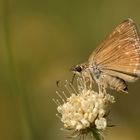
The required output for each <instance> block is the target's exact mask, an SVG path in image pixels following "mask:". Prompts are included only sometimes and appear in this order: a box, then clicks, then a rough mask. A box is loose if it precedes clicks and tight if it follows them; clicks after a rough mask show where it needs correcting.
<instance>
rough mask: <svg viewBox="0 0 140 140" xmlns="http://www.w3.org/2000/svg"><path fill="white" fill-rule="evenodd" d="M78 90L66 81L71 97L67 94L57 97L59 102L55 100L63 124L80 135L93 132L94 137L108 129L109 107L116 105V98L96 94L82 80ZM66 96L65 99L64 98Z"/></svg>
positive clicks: (78, 82) (105, 94) (104, 93)
mask: <svg viewBox="0 0 140 140" xmlns="http://www.w3.org/2000/svg"><path fill="white" fill-rule="evenodd" d="M76 86H77V88H75V87H74V86H73V85H72V84H71V83H69V82H68V81H66V85H65V88H66V89H67V91H68V92H69V93H70V97H67V96H66V93H65V92H62V94H60V93H59V92H57V95H58V96H59V97H60V99H61V100H62V102H63V103H60V101H59V100H54V101H55V103H56V104H57V111H58V112H59V115H60V119H61V122H62V123H63V124H64V128H65V129H67V130H73V131H74V132H77V133H80V134H87V133H89V132H92V134H93V136H94V134H95V132H96V134H97V133H98V132H99V131H102V130H105V129H106V127H107V119H106V114H107V106H108V105H109V104H110V103H114V97H113V96H111V95H110V94H107V93H106V92H99V93H97V92H95V91H94V90H93V89H91V88H89V87H88V86H87V85H85V83H84V81H83V80H82V79H81V78H78V79H77V85H76ZM62 95H64V97H65V99H64V97H62Z"/></svg>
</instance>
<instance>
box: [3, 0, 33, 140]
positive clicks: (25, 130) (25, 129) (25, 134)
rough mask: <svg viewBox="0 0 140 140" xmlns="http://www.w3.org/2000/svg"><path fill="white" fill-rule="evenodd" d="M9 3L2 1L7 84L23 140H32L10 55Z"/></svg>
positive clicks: (27, 115) (21, 92)
mask: <svg viewBox="0 0 140 140" xmlns="http://www.w3.org/2000/svg"><path fill="white" fill-rule="evenodd" d="M9 2H10V1H9V0H3V8H4V9H3V22H4V40H5V52H6V58H7V59H6V63H7V71H8V73H7V74H8V76H9V83H10V88H11V92H12V95H13V99H14V102H16V103H15V105H17V106H16V107H17V108H18V112H19V117H20V125H21V131H22V132H21V133H22V139H23V140H33V133H32V128H31V122H30V120H29V119H30V118H29V111H28V109H27V100H26V97H25V93H23V90H21V86H20V85H19V82H18V80H17V75H16V70H15V65H14V60H13V59H14V58H13V55H12V47H11V40H10V3H9ZM22 89H23V88H22Z"/></svg>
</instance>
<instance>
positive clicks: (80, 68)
mask: <svg viewBox="0 0 140 140" xmlns="http://www.w3.org/2000/svg"><path fill="white" fill-rule="evenodd" d="M71 70H72V72H73V73H75V74H78V75H79V74H81V72H82V71H83V66H82V65H75V66H73V67H72V68H71Z"/></svg>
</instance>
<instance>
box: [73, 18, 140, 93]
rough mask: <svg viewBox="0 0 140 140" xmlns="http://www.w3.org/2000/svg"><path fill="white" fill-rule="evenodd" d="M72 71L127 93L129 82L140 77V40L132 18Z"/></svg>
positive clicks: (122, 24) (118, 27)
mask: <svg viewBox="0 0 140 140" xmlns="http://www.w3.org/2000/svg"><path fill="white" fill-rule="evenodd" d="M72 71H73V72H74V73H76V74H79V75H81V76H82V77H83V78H84V79H87V80H88V81H90V82H94V81H95V82H96V83H97V84H100V83H102V84H103V85H104V86H105V87H110V88H112V89H115V90H117V91H122V92H125V93H127V92H128V88H127V84H126V82H135V81H136V80H137V79H138V77H139V76H140V38H139V33H138V30H137V27H136V25H135V23H134V22H133V20H132V19H130V18H129V19H126V20H125V21H123V22H122V23H121V24H119V25H118V26H117V27H116V28H115V29H114V30H113V32H112V33H111V34H110V35H109V36H107V38H106V39H105V40H104V41H103V42H102V43H101V44H100V45H99V46H98V47H97V48H96V50H95V51H93V52H92V54H91V55H90V57H89V59H88V61H87V62H86V63H82V64H79V65H76V66H74V67H73V68H72Z"/></svg>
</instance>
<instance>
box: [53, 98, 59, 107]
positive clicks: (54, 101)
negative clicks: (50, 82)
mask: <svg viewBox="0 0 140 140" xmlns="http://www.w3.org/2000/svg"><path fill="white" fill-rule="evenodd" d="M52 100H53V102H54V103H55V104H56V105H57V106H59V104H58V103H57V101H56V100H55V99H54V98H53V99H52Z"/></svg>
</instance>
